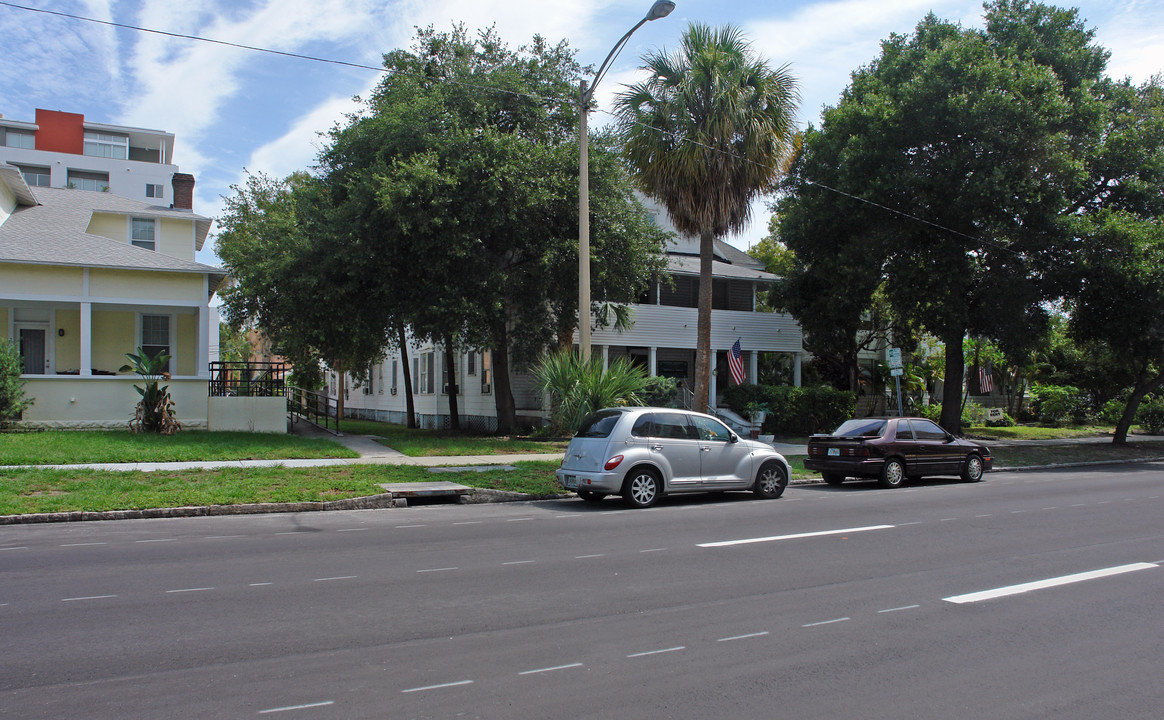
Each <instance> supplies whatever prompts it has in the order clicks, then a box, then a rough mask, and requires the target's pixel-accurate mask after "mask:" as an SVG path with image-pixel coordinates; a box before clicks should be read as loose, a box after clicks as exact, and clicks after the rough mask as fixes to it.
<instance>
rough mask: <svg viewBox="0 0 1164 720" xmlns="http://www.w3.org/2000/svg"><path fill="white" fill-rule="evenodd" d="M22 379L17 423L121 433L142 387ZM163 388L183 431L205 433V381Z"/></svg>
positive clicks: (129, 382)
mask: <svg viewBox="0 0 1164 720" xmlns="http://www.w3.org/2000/svg"><path fill="white" fill-rule="evenodd" d="M23 379H24V395H25V397H30V398H33V404H32V406H31V407H30V408H28V409H27V410H25V411H24V416H23V418H22V420H23V422H22V423H20V424H21V425H24V426H27V427H40V428H75V429H85V428H92V429H121V430H124V429H126V428H128V427H129V421H130V420H132V419H133V416H134V412H135V411H136V409H137V403H138V401H139V400H141V395H139V394H138V393H137V391H136V390H134V389H133V386H134V385H135V384H137V385H140V384H141V383H142V380H141V378H139V377H137V376H136V375H116V376H113V375H96V376H93V377H84V378H82V377H78V376H76V375H44V376H36V375H25V376H24V378H23ZM162 384H163V385H166V386H168V387H169V389H170V397H171V398H173V400H174V414H175V415H176V416H177V418H178V422H180V423H182V427H183V428H186V429H189V430H200V429H205V428H206V396H207V394H208V392H209V381H208V380H202V379H198V378H189V379H186V378H174V379H172V380H166V381H164V382H163V383H162ZM279 399H280V400H282V398H279Z"/></svg>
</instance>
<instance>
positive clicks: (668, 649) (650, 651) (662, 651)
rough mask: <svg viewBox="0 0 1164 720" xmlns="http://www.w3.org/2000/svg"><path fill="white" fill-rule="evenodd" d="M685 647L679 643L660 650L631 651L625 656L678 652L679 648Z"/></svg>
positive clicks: (683, 648)
mask: <svg viewBox="0 0 1164 720" xmlns="http://www.w3.org/2000/svg"><path fill="white" fill-rule="evenodd" d="M686 649H687V646H686V645H680V646H678V647H673V648H664V649H662V650H648V651H646V652H641V653H631V654H630V655H627V657H628V658H637V657H646V656H647V655H662V654H663V653H670V652H679V651H680V650H686Z"/></svg>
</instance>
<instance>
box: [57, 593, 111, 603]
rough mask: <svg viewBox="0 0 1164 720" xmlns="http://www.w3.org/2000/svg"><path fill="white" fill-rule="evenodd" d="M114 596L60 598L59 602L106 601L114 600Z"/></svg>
mask: <svg viewBox="0 0 1164 720" xmlns="http://www.w3.org/2000/svg"><path fill="white" fill-rule="evenodd" d="M115 597H117V596H116V595H87V596H85V597H72V598H61V602H80V601H81V600H107V599H109V598H115Z"/></svg>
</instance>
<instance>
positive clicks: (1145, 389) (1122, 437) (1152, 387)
mask: <svg viewBox="0 0 1164 720" xmlns="http://www.w3.org/2000/svg"><path fill="white" fill-rule="evenodd" d="M1142 380H1143V373H1141V374H1140V377H1139V378H1137V379H1136V386H1135V388H1133V390H1132V394H1131V395H1130V396H1129V397H1128V404H1127V406H1126V407H1124V414H1123V415H1121V416H1120V421H1119V423H1118V424H1117V425H1116V428H1115V434H1114V435H1113V436H1112V439H1111V442H1112V444H1113V445H1127V443H1128V430H1130V429H1131V427H1132V422H1134V421H1135V419H1136V411H1138V410H1139V409H1140V401H1141V400H1143V399H1144V396H1145V395H1147V394H1149V393H1154V392H1156V391H1157V390H1159V389H1160V388H1161V387H1164V373H1161V374H1159V375H1157V376H1156V377H1154V378H1152V379H1151V380H1150V381H1148V382H1147V383H1144V382H1143V381H1142Z"/></svg>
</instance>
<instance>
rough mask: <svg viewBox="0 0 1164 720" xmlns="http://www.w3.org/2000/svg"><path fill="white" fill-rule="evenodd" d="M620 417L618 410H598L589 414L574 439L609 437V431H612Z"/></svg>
mask: <svg viewBox="0 0 1164 720" xmlns="http://www.w3.org/2000/svg"><path fill="white" fill-rule="evenodd" d="M622 415H623V413H621V412H619V411H618V410H599V411H598V412H596V413H590V414H589V415H587V416H586V419H585V420H583V421H582V427H580V428H578V433H577V434H576V435H575V436H574V437H588V438H604V437H610V433H611V431H612V430H614V426H615V425H617V424H618V419H619V418H620V417H622Z"/></svg>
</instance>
